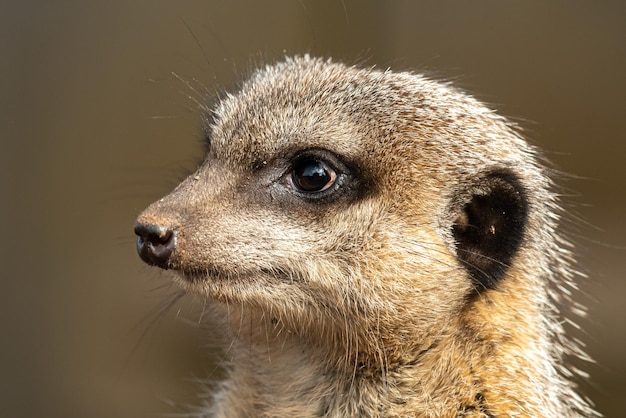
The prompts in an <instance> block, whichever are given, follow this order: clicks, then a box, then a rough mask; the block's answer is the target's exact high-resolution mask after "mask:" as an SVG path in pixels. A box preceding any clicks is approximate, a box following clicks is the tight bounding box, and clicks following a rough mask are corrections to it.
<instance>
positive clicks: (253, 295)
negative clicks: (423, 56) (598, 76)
mask: <svg viewBox="0 0 626 418" xmlns="http://www.w3.org/2000/svg"><path fill="white" fill-rule="evenodd" d="M207 120H208V122H207V154H206V156H205V159H204V162H203V163H202V165H201V166H200V167H199V168H198V170H197V171H196V172H195V173H194V174H193V175H191V176H189V177H188V178H187V179H185V180H184V181H183V182H182V183H181V184H180V185H179V186H178V187H176V189H175V190H174V191H172V192H171V193H170V194H169V195H167V196H165V197H164V198H162V199H160V200H159V201H157V202H155V203H154V204H152V205H151V206H150V207H148V208H147V209H146V210H145V211H144V212H143V213H142V214H141V215H140V216H139V218H138V221H137V224H136V228H135V232H136V234H137V236H138V246H137V249H138V252H139V255H140V256H141V258H142V259H143V260H144V261H146V262H147V263H149V264H152V265H156V266H159V267H161V268H165V269H169V270H172V271H174V272H175V276H174V280H175V281H176V282H177V283H178V284H179V285H180V286H181V287H183V288H184V289H186V290H187V291H189V292H192V293H194V294H197V295H200V296H201V297H203V298H204V299H205V301H206V304H207V306H210V307H211V308H210V309H209V311H210V312H211V314H210V316H211V320H212V321H213V322H214V323H216V324H217V325H218V326H220V327H221V328H222V329H223V331H224V332H225V333H226V336H227V338H229V339H230V341H228V343H227V344H226V347H227V350H228V353H227V357H228V360H229V367H228V370H227V378H226V379H225V380H224V382H222V383H221V384H219V385H218V386H216V387H215V388H213V393H214V394H213V396H212V397H210V399H211V400H210V401H209V402H208V403H207V405H205V406H204V407H203V412H202V413H201V414H200V415H201V416H216V417H244V416H260V417H279V416H303V417H309V416H312V417H348V416H367V417H370V416H371V417H376V416H390V417H406V416H425V417H452V416H454V417H495V416H532V417H540V416H541V417H575V416H594V414H595V412H594V411H593V409H592V408H591V407H590V406H589V405H588V403H587V401H586V400H584V399H583V398H582V397H581V396H579V395H578V394H577V393H576V385H575V383H574V382H573V381H572V380H571V379H570V377H571V376H572V374H573V373H574V371H570V370H569V369H567V367H566V366H565V359H566V357H567V356H568V355H570V354H574V355H579V356H581V353H582V351H581V350H580V348H579V347H578V346H577V345H576V344H574V343H572V342H571V341H569V340H568V338H567V337H566V336H565V330H564V328H563V323H564V322H565V320H564V318H563V315H562V314H561V312H560V310H559V303H560V302H563V301H567V300H568V298H569V292H570V288H575V286H576V285H575V283H574V278H575V276H576V273H575V271H574V270H573V269H572V268H571V266H570V265H569V262H570V260H571V259H572V254H571V251H570V246H569V244H568V243H567V240H565V239H564V238H562V237H561V235H560V234H561V231H560V228H559V219H560V216H561V214H562V210H561V209H560V207H559V199H558V195H557V194H556V193H555V192H554V191H553V190H552V187H553V185H552V181H551V179H550V178H549V177H548V173H549V171H548V170H546V169H545V168H544V167H543V166H542V165H541V164H540V162H539V161H540V158H539V156H538V151H537V150H536V149H535V148H534V147H532V146H530V145H529V144H528V143H527V142H526V141H525V140H524V139H523V138H522V137H521V135H520V134H519V133H518V130H517V128H516V127H515V126H514V125H513V124H511V123H510V122H508V121H507V120H506V119H504V118H503V117H501V116H498V115H497V114H495V113H494V112H493V111H491V110H490V109H488V108H487V107H486V106H484V105H483V104H481V103H480V102H478V101H477V100H475V99H474V98H472V97H471V96H468V95H467V94H465V93H463V92H461V91H459V90H457V89H455V88H453V87H452V86H450V85H449V84H445V83H439V82H436V81H433V80H430V79H428V78H426V77H424V76H421V75H419V74H412V73H396V72H392V71H379V70H376V69H360V68H356V67H348V66H345V65H342V64H338V63H334V62H332V61H330V60H328V61H325V60H321V59H314V58H310V57H308V56H305V57H298V58H289V59H287V60H286V61H285V62H282V63H279V64H276V65H272V66H267V67H265V68H263V69H260V70H258V71H257V72H255V73H254V74H253V75H252V77H251V78H250V80H248V81H247V82H245V83H243V84H242V86H241V88H240V90H239V91H238V92H237V93H236V94H232V95H227V96H225V97H224V99H223V100H222V101H221V102H220V103H219V105H218V106H217V107H216V109H215V110H214V111H213V112H212V114H211V115H208V116H207Z"/></svg>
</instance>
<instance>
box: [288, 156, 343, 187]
mask: <svg viewBox="0 0 626 418" xmlns="http://www.w3.org/2000/svg"><path fill="white" fill-rule="evenodd" d="M289 182H290V184H291V186H292V187H293V188H294V189H296V190H297V191H299V192H301V193H319V192H323V191H325V190H328V189H330V188H331V187H332V186H334V185H335V184H336V182H337V172H336V171H335V170H334V169H333V168H331V167H330V166H329V165H328V164H327V163H326V162H324V161H322V160H320V159H317V158H303V159H301V160H300V161H298V162H296V163H295V164H294V165H293V170H292V171H291V175H290V176H289Z"/></svg>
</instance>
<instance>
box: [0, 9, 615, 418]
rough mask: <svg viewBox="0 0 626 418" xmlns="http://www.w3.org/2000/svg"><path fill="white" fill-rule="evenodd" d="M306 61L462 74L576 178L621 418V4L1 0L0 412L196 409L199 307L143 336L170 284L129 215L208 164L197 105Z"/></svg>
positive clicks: (610, 403) (589, 289) (607, 367)
mask: <svg viewBox="0 0 626 418" xmlns="http://www.w3.org/2000/svg"><path fill="white" fill-rule="evenodd" d="M304 52H311V53H313V54H316V55H323V56H333V57H334V58H336V59H339V60H347V61H351V62H354V61H355V60H360V59H362V58H366V59H367V61H366V62H367V63H368V65H370V64H371V65H373V64H376V65H377V66H378V67H380V68H386V67H388V66H390V67H392V68H394V69H416V70H426V71H428V72H431V73H434V74H437V75H440V76H441V77H445V78H448V79H453V80H455V82H456V83H457V84H458V85H460V86H461V87H463V88H465V89H467V90H469V91H471V92H472V93H474V94H475V95H476V96H478V97H479V98H481V99H482V100H485V101H487V102H489V103H492V104H493V106H494V107H496V108H497V109H498V110H499V111H500V112H501V113H503V114H505V115H507V116H511V117H513V118H515V119H516V120H518V121H520V122H521V124H522V125H523V126H524V127H525V128H526V133H527V135H528V136H529V137H530V138H531V139H532V141H534V142H535V143H537V144H539V145H540V146H541V147H542V148H543V149H545V150H546V151H547V154H548V156H549V158H550V159H551V160H553V161H554V162H555V163H556V164H557V165H558V166H559V167H560V168H561V169H563V170H564V171H566V172H569V173H573V174H575V175H577V176H579V177H577V178H575V179H571V180H569V181H567V182H565V186H566V187H567V188H568V189H569V190H571V193H569V194H571V196H570V197H568V200H569V202H571V203H572V204H573V205H574V207H575V211H576V213H577V215H579V216H580V217H581V219H583V220H585V221H586V222H588V223H585V222H584V221H582V220H581V221H579V222H578V225H577V226H576V227H575V228H572V229H573V231H572V232H573V234H574V235H577V236H578V238H577V241H578V242H579V243H580V245H581V258H582V260H583V266H584V268H585V269H586V270H588V271H589V272H590V277H591V278H590V281H589V282H587V283H585V284H584V285H583V287H584V289H585V291H586V293H587V294H588V296H589V297H584V298H583V300H584V301H585V303H587V304H589V305H590V313H591V314H590V319H589V320H588V321H586V322H585V323H584V326H585V329H586V331H587V333H586V335H583V336H582V338H583V339H584V340H585V341H586V342H587V344H588V347H589V351H590V352H591V353H592V355H593V357H594V358H595V359H596V360H597V364H596V365H591V366H589V367H588V369H589V370H590V372H591V379H590V381H589V382H588V383H586V384H585V388H584V390H585V392H586V393H587V394H588V396H590V397H591V398H592V399H593V400H594V402H595V403H596V404H597V406H598V408H599V409H600V410H601V411H602V412H603V413H605V414H606V415H607V416H610V417H620V416H624V415H625V414H626V397H625V396H624V395H623V394H624V392H625V391H626V360H625V356H624V352H625V351H626V296H625V295H626V281H625V280H624V277H623V273H624V268H625V267H626V262H625V260H626V249H625V246H626V239H625V238H624V235H625V233H626V222H624V211H623V209H622V205H623V204H624V202H625V201H626V200H625V195H624V191H625V187H624V183H625V180H626V168H625V166H626V141H625V138H624V132H625V128H626V126H625V123H624V120H625V118H626V116H625V113H626V105H625V99H626V82H625V77H626V2H624V1H621V0H616V1H595V2H591V1H572V0H568V1H565V0H564V1H547V2H538V1H537V2H521V1H495V0H494V1H472V2H468V1H439V2H434V1H429V2H418V1H414V2H409V1H402V2H401V1H391V2H382V1H380V2H373V1H356V0H344V1H341V0H332V1H331V0H328V1H313V0H302V1H272V2H257V1H252V0H250V1H231V2H226V1H218V0H212V1H209V0H204V1H201V0H185V1H165V0H151V1H148V0H137V1H132V2H126V1H120V0H110V1H101V2H90V1H71V0H58V1H54V2H50V1H44V0H32V1H22V2H17V1H13V2H9V1H6V0H5V1H1V2H0V54H1V55H0V141H1V142H0V144H1V146H2V151H1V152H0V158H1V160H0V163H1V167H2V170H3V171H2V176H0V181H1V185H2V188H1V189H0V192H1V195H0V211H1V212H0V219H1V222H2V224H1V225H2V229H1V231H2V234H1V239H0V242H1V245H2V247H1V248H0V255H1V257H2V258H1V261H2V266H3V270H2V276H1V282H0V283H1V287H0V332H1V334H0V335H1V337H0V338H1V342H0V416H2V417H43V416H45V417H65V418H67V417H129V418H130V417H156V416H161V413H177V412H181V411H184V410H185V407H184V405H185V404H189V403H190V404H193V403H195V402H197V399H196V394H195V392H196V389H197V385H196V383H194V382H193V381H192V380H193V379H194V378H201V377H204V376H207V375H210V374H211V373H212V365H211V363H210V359H207V356H206V353H205V350H204V348H203V346H202V345H203V344H204V342H207V340H208V342H209V343H210V336H208V337H206V336H205V337H202V336H201V334H202V330H201V329H198V327H196V326H195V325H194V324H195V322H196V320H197V319H198V317H199V314H198V306H197V303H195V304H194V301H193V300H192V298H184V299H183V300H182V301H181V302H180V303H178V304H177V305H176V306H174V307H173V308H172V309H170V310H169V311H167V312H166V313H165V314H164V315H163V317H162V320H160V321H158V323H155V325H156V326H155V327H151V326H150V321H151V318H154V317H155V316H154V315H153V314H150V312H151V309H152V308H153V307H155V306H157V305H159V304H160V303H161V302H163V301H164V300H166V297H167V295H168V294H170V293H171V292H172V291H173V289H168V288H165V289H157V290H154V289H155V288H158V287H159V286H162V285H166V284H167V283H169V280H168V278H167V275H166V274H162V273H160V272H159V271H157V270H156V269H151V268H148V267H145V266H144V265H143V264H142V263H141V261H140V260H139V258H138V257H137V256H136V253H135V248H134V237H133V233H132V225H133V222H134V218H135V216H136V215H137V214H138V213H139V211H140V210H141V209H143V208H144V207H145V206H146V205H147V204H148V203H150V202H152V201H153V200H156V199H157V198H159V197H160V196H162V195H163V194H165V193H166V192H167V191H168V190H170V189H171V188H172V187H173V186H174V185H175V184H176V183H177V182H178V180H180V179H181V178H182V176H184V175H185V174H186V173H188V172H189V171H190V170H192V169H193V168H194V166H195V164H197V162H199V161H200V158H201V152H202V147H201V129H200V114H199V112H198V111H197V109H198V105H197V103H196V101H203V100H204V99H205V96H206V97H208V98H211V96H213V94H214V93H215V92H217V91H220V90H221V89H222V88H225V89H230V88H232V87H233V86H234V84H235V83H236V82H237V81H238V80H240V79H241V78H243V77H244V76H245V74H246V73H248V70H249V69H250V68H251V67H252V65H253V64H254V63H261V62H265V61H273V60H275V59H280V58H281V57H282V56H284V54H294V53H304ZM179 311H180V312H179ZM146 316H147V317H148V319H147V320H146V321H144V322H141V321H142V318H143V317H146ZM143 333H145V334H146V335H145V337H143V338H142V337H141V335H142V334H143ZM138 342H139V344H138V346H137V349H136V350H133V347H135V346H136V344H137V343H138Z"/></svg>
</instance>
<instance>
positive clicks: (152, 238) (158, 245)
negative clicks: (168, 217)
mask: <svg viewBox="0 0 626 418" xmlns="http://www.w3.org/2000/svg"><path fill="white" fill-rule="evenodd" d="M176 232H177V231H176V230H174V229H172V228H170V227H164V226H161V225H155V224H144V223H140V222H138V223H137V224H136V225H135V234H137V252H138V253H139V256H140V257H141V259H142V260H143V261H145V262H146V263H148V264H151V265H154V266H158V267H161V268H164V269H167V268H168V267H169V261H170V257H171V255H172V253H173V252H174V250H175V249H176V235H177V234H176Z"/></svg>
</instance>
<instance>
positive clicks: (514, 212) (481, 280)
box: [452, 170, 528, 291]
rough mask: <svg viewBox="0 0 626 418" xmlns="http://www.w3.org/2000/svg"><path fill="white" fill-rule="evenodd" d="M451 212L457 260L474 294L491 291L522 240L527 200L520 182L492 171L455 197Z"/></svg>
mask: <svg viewBox="0 0 626 418" xmlns="http://www.w3.org/2000/svg"><path fill="white" fill-rule="evenodd" d="M452 213H454V214H455V220H454V223H453V225H452V235H453V237H454V241H455V247H456V256H457V258H458V259H459V261H460V262H461V264H463V266H464V267H465V269H466V270H467V271H468V272H469V274H470V277H471V279H472V280H473V281H474V282H475V283H476V284H477V285H478V286H476V289H477V291H481V290H483V289H492V288H494V287H495V286H496V285H497V284H498V282H499V281H500V280H501V279H502V278H503V276H504V274H505V273H506V271H507V269H508V267H509V263H510V262H511V259H512V258H513V257H514V256H515V254H516V253H517V251H518V250H519V248H520V245H521V243H522V240H523V238H524V232H525V229H526V223H527V218H528V200H527V196H526V193H525V191H524V189H523V187H522V185H521V183H520V181H519V180H518V179H517V177H516V176H515V175H514V174H513V173H511V172H510V171H508V170H496V171H492V172H490V173H488V174H486V175H485V176H483V177H482V178H481V179H480V180H479V181H478V182H476V183H475V184H473V185H471V186H469V187H468V188H466V189H465V190H462V191H461V192H460V193H459V194H458V195H457V197H456V198H455V199H454V200H453V204H452Z"/></svg>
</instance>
